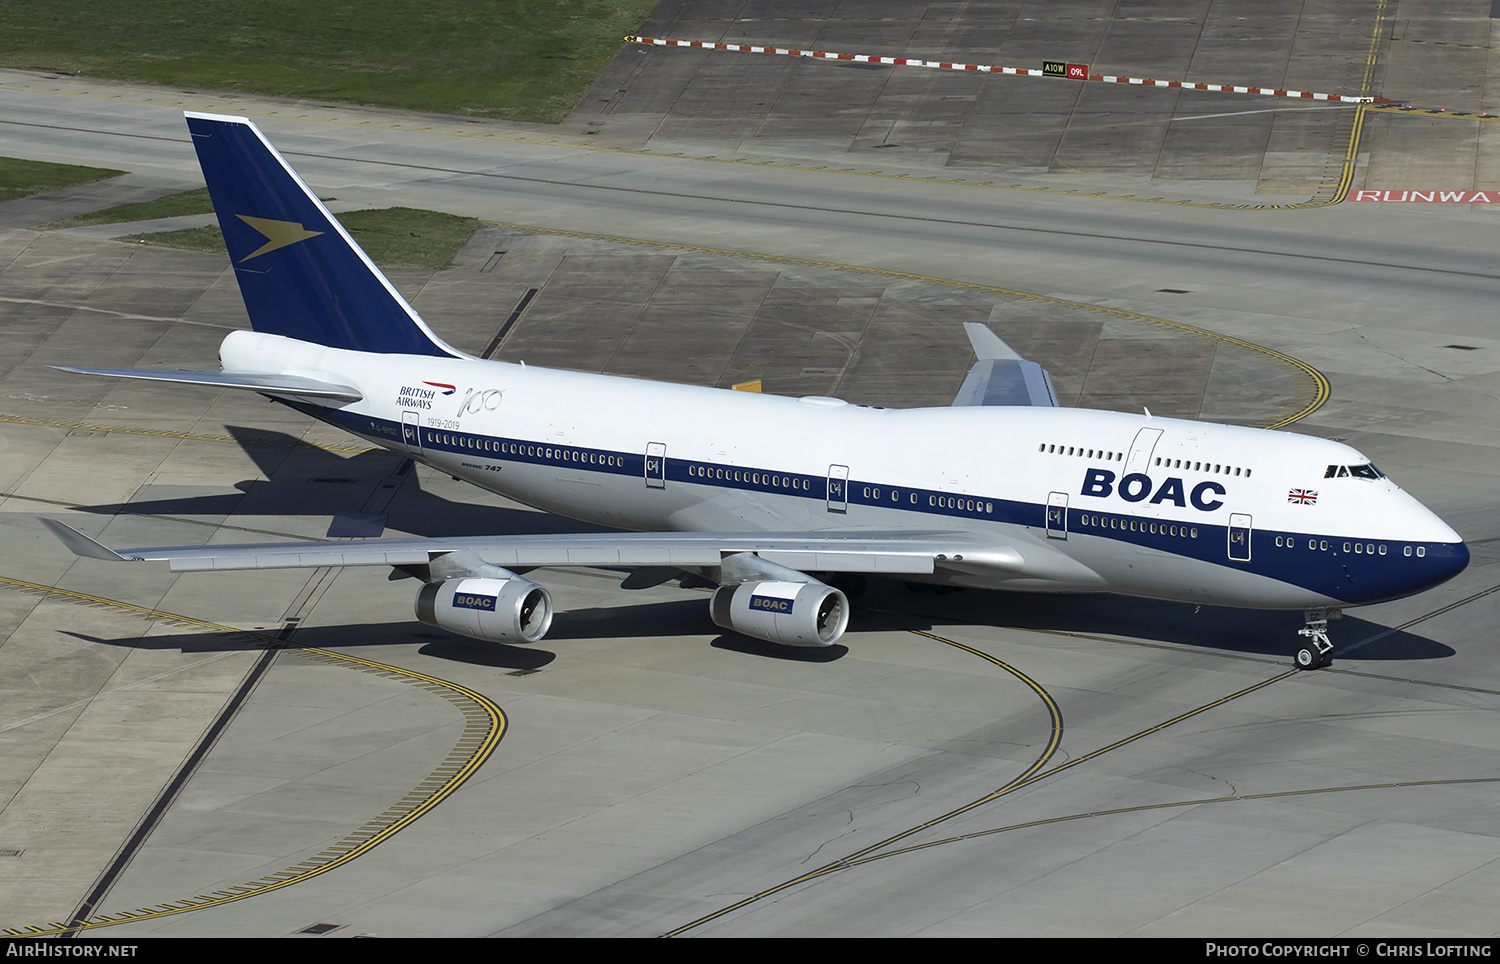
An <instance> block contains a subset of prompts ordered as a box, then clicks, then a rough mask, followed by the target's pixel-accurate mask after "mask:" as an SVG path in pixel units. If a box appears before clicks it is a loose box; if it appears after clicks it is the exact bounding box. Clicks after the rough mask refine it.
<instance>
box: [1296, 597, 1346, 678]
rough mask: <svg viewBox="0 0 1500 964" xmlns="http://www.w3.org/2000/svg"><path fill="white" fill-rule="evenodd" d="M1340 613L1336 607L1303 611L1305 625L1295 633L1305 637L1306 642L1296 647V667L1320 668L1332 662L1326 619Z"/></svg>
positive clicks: (1340, 614) (1331, 644) (1331, 643)
mask: <svg viewBox="0 0 1500 964" xmlns="http://www.w3.org/2000/svg"><path fill="white" fill-rule="evenodd" d="M1342 615H1343V613H1342V612H1340V611H1339V610H1337V609H1309V610H1306V611H1305V612H1304V613H1303V616H1304V618H1306V620H1307V625H1306V626H1305V627H1303V628H1302V629H1299V630H1297V635H1299V636H1305V637H1307V642H1305V643H1303V644H1302V645H1301V646H1299V647H1297V657H1296V660H1297V668H1298V669H1321V668H1323V667H1324V666H1328V665H1330V664H1331V663H1332V662H1333V642H1332V641H1331V640H1329V638H1328V621H1329V620H1330V619H1338V618H1339V617H1340V616H1342Z"/></svg>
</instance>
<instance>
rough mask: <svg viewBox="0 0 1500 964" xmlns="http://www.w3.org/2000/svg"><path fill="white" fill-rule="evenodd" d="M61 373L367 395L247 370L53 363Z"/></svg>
mask: <svg viewBox="0 0 1500 964" xmlns="http://www.w3.org/2000/svg"><path fill="white" fill-rule="evenodd" d="M49 367H52V368H55V369H57V370H58V371H60V372H73V373H75V374H78V375H113V376H114V377H116V378H142V379H145V380H147V381H153V382H176V383H177V384H179V385H207V386H209V387H211V388H241V389H244V390H246V391H251V392H267V393H271V394H277V395H303V396H306V397H309V398H331V399H333V400H335V401H340V402H357V401H359V400H360V399H362V398H364V395H362V394H361V393H360V392H359V391H358V390H357V389H353V388H350V387H349V386H348V385H335V384H334V383H332V382H325V381H319V380H318V379H316V378H304V377H303V376H301V375H251V374H248V373H245V372H186V371H167V370H162V369H156V368H73V367H70V366H67V365H52V366H49Z"/></svg>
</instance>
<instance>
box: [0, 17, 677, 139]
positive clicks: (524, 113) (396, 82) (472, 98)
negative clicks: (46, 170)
mask: <svg viewBox="0 0 1500 964" xmlns="http://www.w3.org/2000/svg"><path fill="white" fill-rule="evenodd" d="M655 6H656V0H567V2H563V3H558V2H547V0H541V2H538V0H529V2H524V0H487V2H483V3H439V2H433V0H366V2H350V0H325V2H321V3H307V2H306V0H216V2H213V3H202V2H199V0H152V2H151V3H150V4H149V5H146V8H145V9H143V6H142V4H141V3H140V2H139V0H72V2H69V3H51V4H39V3H20V2H7V3H0V66H4V67H18V68H22V69H30V70H56V71H62V72H66V73H71V74H84V75H88V76H93V77H113V78H117V79H120V80H131V81H142V82H146V83H153V84H171V85H174V86H186V87H208V88H217V89H220V90H241V91H247V92H250V93H257V94H270V95H273V96H280V97H302V98H311V99H316V100H327V101H341V102H344V103H354V104H376V105H380V106H384V107H397V108H404V109H408V110H421V111H439V112H442V113H451V114H471V115H475V116H481V117H503V118H509V119H511V120H524V121H543V122H547V123H556V122H557V121H558V120H561V119H562V117H563V115H565V114H566V113H567V112H568V111H569V110H570V109H571V108H572V106H573V105H574V104H575V103H576V102H577V101H578V98H579V97H581V96H582V95H583V92H584V91H585V90H587V89H588V86H589V84H591V83H592V82H593V80H594V77H595V76H596V75H597V74H598V73H599V71H600V70H602V69H603V68H604V66H605V65H606V64H607V63H609V60H610V58H611V57H613V56H614V54H615V51H616V50H618V49H619V47H620V38H621V37H623V36H625V35H626V34H631V33H634V32H636V30H637V29H638V28H639V26H640V24H641V23H642V22H643V21H644V20H645V18H646V17H647V16H648V15H649V14H650V13H651V10H652V9H653V8H654V7H655Z"/></svg>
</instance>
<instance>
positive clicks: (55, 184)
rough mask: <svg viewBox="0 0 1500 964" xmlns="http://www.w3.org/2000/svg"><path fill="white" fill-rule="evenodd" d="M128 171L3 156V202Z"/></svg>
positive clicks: (0, 164)
mask: <svg viewBox="0 0 1500 964" xmlns="http://www.w3.org/2000/svg"><path fill="white" fill-rule="evenodd" d="M124 173H125V172H124V171H112V170H110V169H109V168H107V167H79V166H78V165H76V164H49V163H47V162H46V161H23V160H22V159H20V158H19V157H0V201H14V200H15V199H16V198H22V197H31V195H33V194H46V193H47V192H48V191H58V190H61V189H63V188H65V187H73V186H74V185H76V184H88V183H89V182H91V181H102V180H104V179H105V178H106V177H119V176H120V175H121V174H124Z"/></svg>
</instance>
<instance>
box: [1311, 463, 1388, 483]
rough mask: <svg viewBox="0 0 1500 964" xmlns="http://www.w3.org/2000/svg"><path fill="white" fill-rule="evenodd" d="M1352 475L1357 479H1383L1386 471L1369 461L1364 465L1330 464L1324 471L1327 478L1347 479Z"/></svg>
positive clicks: (1324, 476)
mask: <svg viewBox="0 0 1500 964" xmlns="http://www.w3.org/2000/svg"><path fill="white" fill-rule="evenodd" d="M1350 476H1353V477H1354V478H1356V479H1383V478H1385V473H1384V472H1382V471H1380V470H1379V469H1377V468H1376V467H1375V466H1374V465H1372V464H1370V463H1369V462H1366V463H1364V464H1363V465H1330V466H1329V467H1328V471H1326V472H1324V473H1323V478H1325V479H1347V478H1349V477H1350Z"/></svg>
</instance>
